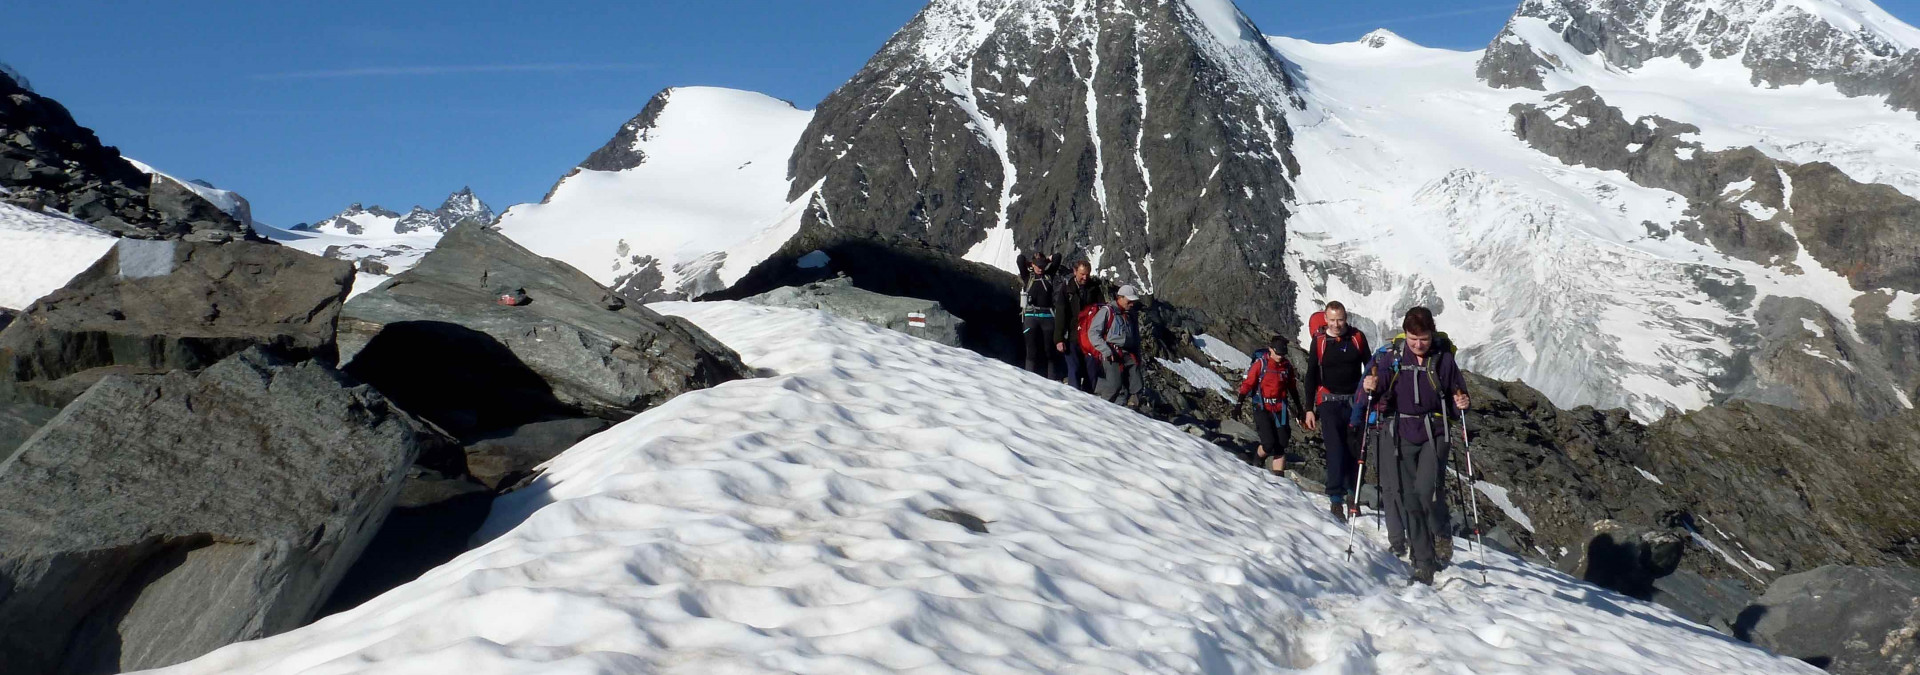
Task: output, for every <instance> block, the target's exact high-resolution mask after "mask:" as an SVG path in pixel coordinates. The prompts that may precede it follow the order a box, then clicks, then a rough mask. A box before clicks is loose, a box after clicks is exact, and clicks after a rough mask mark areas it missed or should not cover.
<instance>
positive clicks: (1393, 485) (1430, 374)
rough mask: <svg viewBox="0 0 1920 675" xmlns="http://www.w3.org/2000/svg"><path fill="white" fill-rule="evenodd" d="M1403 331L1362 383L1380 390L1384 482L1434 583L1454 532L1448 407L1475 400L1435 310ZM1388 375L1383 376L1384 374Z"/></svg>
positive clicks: (1413, 318) (1391, 506) (1421, 568)
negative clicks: (1447, 486)
mask: <svg viewBox="0 0 1920 675" xmlns="http://www.w3.org/2000/svg"><path fill="white" fill-rule="evenodd" d="M1401 329H1402V331H1404V335H1403V336H1402V337H1400V338H1398V339H1396V340H1394V341H1393V344H1392V345H1390V346H1388V347H1387V348H1386V349H1382V350H1380V352H1379V353H1378V354H1376V355H1375V356H1374V359H1373V364H1372V367H1370V368H1368V369H1367V372H1368V375H1367V377H1366V378H1365V380H1364V381H1363V382H1362V385H1361V386H1363V387H1364V388H1366V390H1367V392H1368V393H1371V394H1374V397H1373V399H1374V401H1373V409H1374V410H1375V411H1376V412H1379V413H1380V415H1381V419H1382V420H1385V421H1387V423H1388V429H1389V431H1388V432H1387V433H1382V434H1381V436H1382V439H1381V440H1383V441H1385V442H1384V443H1383V445H1384V446H1385V447H1382V448H1380V449H1381V451H1382V452H1381V453H1380V455H1381V460H1382V461H1381V464H1380V469H1381V470H1380V482H1381V486H1380V487H1381V490H1382V492H1384V493H1385V496H1386V500H1385V501H1386V507H1387V509H1386V510H1387V513H1388V514H1389V517H1390V518H1391V517H1393V516H1394V515H1398V516H1399V520H1400V521H1401V525H1402V527H1404V528H1405V531H1406V539H1407V547H1408V549H1409V553H1410V555H1411V558H1412V562H1413V579H1414V581H1418V582H1420V583H1424V584H1432V583H1433V575H1434V573H1435V572H1436V571H1438V570H1439V566H1438V564H1437V561H1436V557H1437V555H1436V551H1435V539H1436V538H1441V539H1444V540H1445V541H1444V542H1443V543H1441V544H1440V546H1443V547H1445V548H1446V549H1447V550H1446V552H1445V553H1447V554H1449V555H1447V556H1446V557H1449V558H1450V557H1452V556H1451V555H1450V554H1451V553H1452V548H1453V534H1452V531H1451V530H1450V518H1449V516H1448V514H1447V507H1446V504H1445V503H1443V502H1442V501H1441V496H1440V489H1441V487H1442V486H1443V484H1444V483H1445V477H1444V476H1443V475H1442V473H1443V472H1444V471H1445V470H1446V465H1447V453H1448V452H1450V451H1451V449H1452V446H1451V445H1450V443H1449V441H1448V435H1449V434H1448V433H1447V430H1448V429H1449V428H1450V427H1449V425H1448V421H1447V415H1448V408H1447V405H1448V404H1449V403H1451V404H1452V405H1453V406H1455V407H1456V408H1458V409H1460V410H1465V409H1467V406H1468V405H1469V404H1470V403H1471V401H1470V400H1468V398H1467V380H1466V378H1465V377H1464V376H1462V375H1461V374H1460V366H1459V365H1458V364H1457V363H1455V362H1454V358H1453V345H1452V344H1451V343H1450V342H1449V341H1448V340H1447V338H1446V335H1445V334H1444V333H1440V332H1439V331H1437V330H1436V329H1435V327H1434V322H1433V312H1432V310H1429V309H1427V308H1425V307H1415V308H1413V309H1410V310H1407V316H1406V319H1405V320H1403V321H1402V322H1401ZM1383 378H1384V380H1383Z"/></svg>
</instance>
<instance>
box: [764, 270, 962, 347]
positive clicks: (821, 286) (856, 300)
mask: <svg viewBox="0 0 1920 675" xmlns="http://www.w3.org/2000/svg"><path fill="white" fill-rule="evenodd" d="M746 301H747V302H751V303H753V304H756V305H767V306H769V307H792V308H795V309H818V310H821V311H824V312H826V313H828V314H832V315H835V316H841V317H845V318H849V319H855V320H859V321H864V322H867V323H870V324H873V325H875V326H880V327H882V328H887V329H891V330H896V331H899V332H902V333H906V334H908V335H912V336H914V337H918V338H924V339H928V340H932V341H934V342H938V343H940V344H943V345H952V346H955V347H959V346H961V342H960V336H961V334H962V333H963V332H964V329H965V326H966V322H965V321H962V320H960V319H959V318H958V317H955V316H954V315H953V314H952V313H950V312H948V311H947V310H945V309H943V308H941V307H940V303H938V302H934V301H932V300H920V299H917V298H902V297H896V296H891V295H881V294H879V293H874V292H872V291H867V290H862V289H859V288H856V287H854V285H853V280H851V279H847V278H845V277H841V278H836V279H829V280H827V281H820V282H815V283H811V284H806V285H804V286H788V287H784V288H776V289H774V290H771V291H767V292H765V293H761V294H759V295H756V296H753V297H750V298H747V300H746Z"/></svg>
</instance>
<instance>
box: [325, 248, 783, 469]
mask: <svg viewBox="0 0 1920 675" xmlns="http://www.w3.org/2000/svg"><path fill="white" fill-rule="evenodd" d="M513 289H524V292H525V294H526V296H527V297H528V299H529V302H527V303H525V304H523V305H520V306H505V305H501V304H498V303H497V300H498V298H499V296H500V295H501V294H502V293H506V292H509V291H511V290H513ZM608 293H609V291H608V289H606V288H605V287H603V286H601V285H599V284H597V283H595V282H594V281H593V280H592V279H591V278H588V277H587V275H585V274H583V273H581V272H580V271H579V270H576V269H574V268H572V267H569V266H567V265H566V264H564V263H561V262H558V261H555V260H550V259H547V258H542V257H540V256H538V255H535V254H533V253H532V252H530V251H528V250H526V249H525V248H523V247H521V246H520V245H519V244H516V243H514V242H512V241H511V240H509V239H507V238H506V237H505V236H502V235H501V234H500V233H498V232H495V231H493V230H491V229H489V228H487V227H484V226H481V225H477V224H473V223H468V224H464V225H460V226H457V227H455V228H453V229H452V230H449V231H448V232H447V234H446V236H445V237H444V238H442V239H441V241H440V245H439V246H438V247H437V248H435V249H434V250H433V252H431V253H428V254H427V255H426V257H425V258H423V259H421V261H420V263H419V264H418V265H416V266H415V267H414V268H413V269H411V270H408V271H407V272H404V273H402V274H400V275H399V276H397V277H394V278H392V279H390V280H388V281H387V282H385V283H383V284H381V285H380V286H379V287H377V288H375V289H373V290H371V291H368V292H366V293H364V294H361V295H359V296H356V297H354V299H353V300H352V301H350V302H348V303H347V305H346V308H345V309H344V310H343V314H342V320H341V322H340V344H341V356H342V360H343V361H344V362H346V363H347V366H346V370H347V371H348V372H349V373H352V374H353V375H354V376H355V377H359V378H362V379H364V380H365V381H367V382H369V383H371V384H373V385H374V386H376V387H378V388H380V390H381V391H382V392H383V393H386V394H387V395H389V396H391V397H393V399H394V400H395V401H397V402H399V403H400V405H401V406H403V407H405V408H407V409H408V410H409V411H412V412H414V413H416V414H419V415H421V416H422V417H425V418H427V419H429V420H432V421H434V422H435V423H436V424H440V425H441V426H442V427H443V428H446V429H448V430H449V431H452V432H454V433H455V434H456V435H459V436H461V437H463V438H470V437H472V435H473V434H475V433H478V432H480V431H484V430H488V429H499V428H504V427H510V426H515V425H518V424H522V423H525V422H531V421H535V420H539V419H544V418H548V417H553V416H577V415H580V414H585V415H590V416H595V417H603V418H607V419H616V420H617V419H625V418H627V417H630V416H632V415H633V414H635V413H637V412H639V411H641V410H644V409H646V408H649V407H652V406H654V405H658V404H660V403H662V402H664V401H666V400H667V399H670V398H672V397H674V396H677V395H679V394H681V393H683V392H686V391H691V390H695V389H701V388H705V387H709V386H712V385H715V384H719V383H721V382H725V381H728V380H732V379H736V378H739V377H743V376H745V375H746V374H747V369H746V367H745V366H744V365H742V364H741V363H740V359H739V357H738V356H737V355H735V354H734V353H733V350H731V349H728V348H727V347H726V346H725V345H723V344H720V343H719V342H718V341H716V340H714V339H713V338H712V337H711V336H709V335H707V334H706V332H705V331H702V330H700V329H699V328H698V327H696V326H694V325H693V324H691V323H688V322H687V321H685V320H684V319H680V318H678V317H667V316H662V315H660V314H659V313H657V312H654V311H652V310H649V309H647V308H646V307H644V306H642V305H640V304H638V303H628V304H626V305H625V306H624V307H622V308H620V309H617V310H610V309H607V308H606V306H605V305H604V304H603V303H602V302H601V299H602V298H603V297H605V296H606V295H607V294H608Z"/></svg>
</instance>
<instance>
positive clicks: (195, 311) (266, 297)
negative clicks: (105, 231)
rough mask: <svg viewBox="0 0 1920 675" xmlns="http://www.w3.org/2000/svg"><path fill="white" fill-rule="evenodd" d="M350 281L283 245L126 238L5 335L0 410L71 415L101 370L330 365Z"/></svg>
mask: <svg viewBox="0 0 1920 675" xmlns="http://www.w3.org/2000/svg"><path fill="white" fill-rule="evenodd" d="M352 281H353V266H352V265H350V264H348V263H345V262H342V261H338V260H328V259H325V258H320V257H317V256H313V255H309V254H306V253H302V252H300V251H296V250H294V249H291V248H286V247H283V246H275V245H271V244H260V243H255V242H234V243H231V244H227V245H214V244H203V243H192V242H186V241H173V240H162V241H147V240H136V239H122V240H120V241H119V242H117V243H116V244H115V245H114V247H113V249H112V250H110V251H108V252H107V254H106V255H105V256H102V257H101V258H100V260H99V261H98V262H95V263H94V264H93V266H92V267H89V268H87V270H86V271H84V272H81V273H80V274H79V275H78V276H75V277H74V278H73V280H72V281H71V282H69V283H68V284H67V285H66V287H64V288H61V289H60V290H58V291H55V292H53V293H52V294H51V295H48V296H47V297H44V298H41V299H40V300H38V301H36V302H34V303H33V305H32V306H29V307H28V308H27V309H26V311H25V312H24V313H22V314H21V315H20V317H19V318H17V319H15V320H14V321H13V322H12V324H11V325H9V326H7V327H6V329H5V330H0V400H4V399H7V398H13V399H16V400H29V401H34V402H37V403H40V404H43V405H53V406H59V405H64V404H65V403H66V402H67V401H70V400H72V399H73V397H75V396H78V395H79V394H80V392H82V391H85V390H86V387H87V386H89V385H91V384H92V382H93V381H95V380H97V379H99V376H100V375H103V374H104V373H105V372H107V371H105V370H101V369H113V368H118V369H121V370H128V371H133V372H166V371H169V370H178V369H185V370H197V369H201V368H206V367H208V366H211V365H213V364H214V363H215V362H218V361H220V360H221V359H224V358H226V357H228V356H230V355H232V354H235V353H238V352H240V351H241V350H244V349H246V348H248V347H252V346H256V345H258V346H263V347H268V348H271V349H273V350H275V351H276V352H279V353H281V354H283V355H286V356H288V357H290V358H305V357H316V358H320V359H323V360H328V361H331V360H333V358H334V356H335V347H334V324H335V322H336V320H337V319H338V316H339V312H340V306H341V303H342V302H344V301H345V300H346V296H347V292H348V290H349V289H350V287H351V284H352ZM89 371H97V372H89ZM63 380H66V381H63ZM9 393H11V394H12V395H11V396H8V394H9Z"/></svg>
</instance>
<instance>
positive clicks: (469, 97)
mask: <svg viewBox="0 0 1920 675" xmlns="http://www.w3.org/2000/svg"><path fill="white" fill-rule="evenodd" d="M10 4H11V6H9V7H8V10H7V13H8V15H9V16H8V21H9V23H10V24H11V25H14V26H39V27H40V28H39V29H36V30H16V31H11V32H10V34H9V36H8V39H7V41H6V42H5V43H4V44H0V62H6V63H9V64H11V65H13V66H14V67H15V68H17V69H19V70H20V71H21V72H22V73H23V74H25V75H26V76H27V77H28V78H29V79H30V80H31V81H32V83H33V85H34V88H35V89H36V90H38V91H39V92H40V93H42V94H45V95H48V96H52V97H54V98H56V99H58V100H60V101H61V102H62V103H64V104H66V105H67V107H68V108H69V109H71V110H72V111H73V113H74V116H75V117H76V118H78V119H79V121H80V122H81V123H82V124H85V125H87V126H90V127H92V128H93V129H94V130H95V131H98V132H99V133H100V136H101V138H103V139H104V140H105V141H106V142H107V143H109V144H112V145H117V146H119V147H120V148H121V150H122V151H123V152H125V153H126V154H127V155H128V156H131V157H134V158H137V159H141V160H143V161H146V162H148V163H149V164H153V165H155V166H158V167H160V168H161V169H163V170H165V171H167V172H169V173H172V174H174V175H177V176H181V177H186V178H204V179H206V180H209V181H212V182H213V183H215V184H217V185H220V186H221V187H225V188H229V189H233V190H237V191H239V192H240V193H242V194H244V195H246V196H247V198H248V199H249V200H251V201H252V202H253V205H254V213H255V216H256V217H257V218H259V219H260V220H262V221H264V222H269V223H274V224H278V225H283V226H284V225H291V224H293V223H295V222H302V221H313V220H318V219H320V218H324V217H326V216H329V215H332V214H333V213H335V212H337V211H339V210H340V209H342V208H345V207H346V206H347V204H349V203H352V202H363V203H366V204H380V205H383V206H387V207H389V208H395V209H401V210H404V209H405V208H407V207H409V206H412V205H414V204H416V203H424V204H426V205H427V206H429V207H431V206H434V205H437V204H438V203H439V200H440V199H441V198H443V197H445V196H446V194H447V193H448V192H451V191H453V190H456V189H459V188H460V187H461V186H463V185H471V186H472V187H473V188H474V190H475V191H477V192H478V193H479V194H480V196H481V198H483V199H485V200H487V201H488V203H490V204H492V205H493V206H494V207H495V208H496V209H504V208H505V207H507V206H508V205H511V204H514V203H518V202H523V201H533V200H537V199H539V198H540V196H541V195H542V194H544V193H545V192H546V190H547V188H548V187H550V186H551V185H552V183H553V181H554V180H555V179H557V178H559V177H560V176H561V175H562V174H564V173H565V172H566V171H567V169H569V168H571V167H572V166H573V165H574V164H576V163H578V162H579V161H580V160H581V159H582V158H584V157H585V156H586V155H587V153H588V152H591V151H592V150H593V149H594V148H597V147H599V146H600V145H601V144H602V143H605V142H606V140H607V139H608V138H609V137H611V136H612V135H613V133H614V131H615V130H617V129H618V128H619V126H620V124H621V123H623V122H625V121H626V120H627V119H628V118H630V117H632V116H633V115H634V114H636V113H638V112H639V110H640V108H641V106H643V105H645V104H646V101H647V99H648V98H650V97H651V96H652V95H653V94H654V93H655V92H658V91H659V90H660V89H662V88H665V87H669V86H678V85H714V86H725V87H735V88H740V89H749V90H754V91H761V92H765V93H768V94H772V95H774V96H778V97H781V98H785V99H787V100H790V101H793V102H795V103H797V104H799V105H801V106H802V107H812V106H813V104H814V103H816V102H818V101H819V100H820V99H821V98H822V97H824V96H826V95H827V93H829V92H831V91H832V90H833V89H834V87H837V86H839V85H840V83H842V82H844V81H845V80H846V79H847V78H848V77H850V76H852V75H853V73H854V72H855V71H857V70H858V69H859V68H860V66H861V64H862V63H864V62H865V61H866V59H867V57H868V56H870V55H872V53H873V52H874V51H875V50H877V49H878V48H879V47H880V45H881V44H882V43H883V42H885V41H886V39H887V37H888V36H890V35H892V33H893V32H894V31H895V30H896V29H898V28H899V27H900V26H902V25H904V24H905V23H906V22H907V20H908V19H910V18H912V16H913V14H914V13H915V12H916V11H918V10H919V8H920V7H921V6H922V4H923V3H922V2H920V1H919V0H699V1H693V2H689V1H686V0H674V1H652V0H644V1H630V2H567V3H533V2H503V1H492V0H472V1H469V2H466V3H461V4H457V5H456V4H453V3H427V2H403V1H396V0H385V1H363V0H332V1H329V2H324V3H309V2H254V1H252V0H174V1H172V2H137V3H136V2H96V1H92V0H84V1H75V0H63V1H61V2H24V1H23V2H17V3H10ZM1517 4H1518V0H1513V1H1512V2H1488V1H1487V0H1458V1H1455V2H1432V1H1415V0H1349V1H1346V2H1314V1H1311V0H1240V6H1241V8H1242V9H1243V10H1244V11H1246V12H1247V14H1248V15H1250V16H1252V17H1253V19H1254V21H1255V22H1256V23H1258V24H1259V25H1260V27H1261V28H1262V29H1263V30H1265V31H1266V32H1267V33H1269V34H1275V35H1291V36H1296V37H1302V38H1306V39H1310V40H1315V41H1320V42H1337V41H1343V40H1351V39H1353V38H1355V37H1358V36H1359V35H1361V34H1363V33H1365V32H1367V31H1368V30H1370V29H1372V28H1374V27H1379V26H1385V27H1388V28H1391V29H1393V30H1395V31H1396V32H1399V33H1401V34H1402V35H1405V36H1407V37H1408V38H1411V39H1413V40H1414V41H1416V42H1420V43H1422V44H1426V45H1430V46H1436V47H1448V48H1457V49H1477V48H1481V47H1484V46H1485V45H1486V43H1487V41H1488V40H1490V39H1492V37H1493V35H1494V34H1495V33H1496V32H1498V30H1499V28H1500V26H1501V24H1502V23H1503V22H1504V21H1505V20H1506V17H1507V15H1508V14H1509V13H1510V12H1511V11H1512V7H1513V6H1516V5H1517ZM1881 4H1882V6H1883V7H1885V8H1887V9H1888V10H1889V11H1891V12H1893V13H1894V14H1895V15H1897V16H1900V17H1902V18H1905V19H1907V20H1908V21H1910V22H1911V21H1915V17H1916V15H1920V0H1883V2H1882V3H1881ZM557 7H562V8H564V9H556V8H557Z"/></svg>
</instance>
